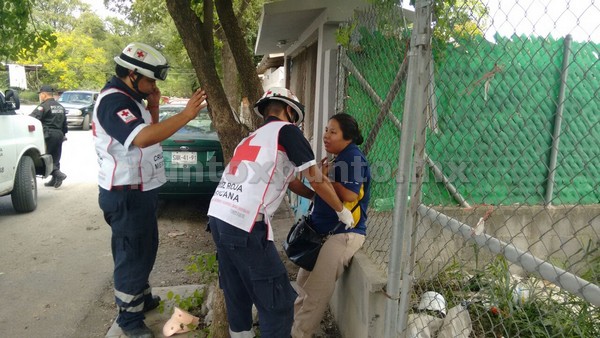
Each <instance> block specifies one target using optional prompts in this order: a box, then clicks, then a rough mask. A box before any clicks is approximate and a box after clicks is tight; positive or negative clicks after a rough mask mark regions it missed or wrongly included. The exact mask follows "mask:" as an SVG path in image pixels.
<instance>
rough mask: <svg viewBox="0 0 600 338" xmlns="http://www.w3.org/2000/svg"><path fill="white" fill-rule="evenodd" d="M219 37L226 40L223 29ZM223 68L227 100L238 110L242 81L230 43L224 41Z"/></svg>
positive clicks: (219, 31) (222, 51) (222, 52)
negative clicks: (240, 80)
mask: <svg viewBox="0 0 600 338" xmlns="http://www.w3.org/2000/svg"><path fill="white" fill-rule="evenodd" d="M217 37H218V38H219V40H221V41H226V37H225V32H223V29H219V30H218V31H217ZM221 69H222V72H223V89H225V93H227V100H228V101H229V105H231V107H233V109H234V110H237V109H239V107H240V100H241V93H240V86H239V84H240V82H239V78H238V71H237V66H236V65H235V59H234V58H233V54H232V53H231V48H229V44H228V43H224V44H223V48H222V49H221ZM238 115H239V112H238Z"/></svg>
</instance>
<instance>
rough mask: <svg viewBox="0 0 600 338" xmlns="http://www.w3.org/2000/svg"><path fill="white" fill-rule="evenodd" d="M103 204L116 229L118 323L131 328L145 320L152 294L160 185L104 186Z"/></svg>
mask: <svg viewBox="0 0 600 338" xmlns="http://www.w3.org/2000/svg"><path fill="white" fill-rule="evenodd" d="M99 204H100V209H102V211H103V212H104V219H105V220H106V223H108V224H109V225H110V227H111V230H112V238H111V247H112V255H113V261H114V264H115V267H114V283H115V300H116V303H117V307H118V309H119V317H118V318H117V323H118V324H119V326H120V327H121V328H123V329H126V330H130V329H133V328H136V327H138V326H139V325H141V324H142V321H143V320H144V313H143V308H144V302H147V301H149V300H150V299H151V298H152V293H151V288H150V285H149V282H148V278H149V276H150V272H151V271H152V267H153V266H154V261H155V260H156V252H157V251H158V222H157V220H156V210H157V205H158V189H154V190H151V191H144V192H142V191H140V190H130V191H108V190H105V189H102V188H100V196H99Z"/></svg>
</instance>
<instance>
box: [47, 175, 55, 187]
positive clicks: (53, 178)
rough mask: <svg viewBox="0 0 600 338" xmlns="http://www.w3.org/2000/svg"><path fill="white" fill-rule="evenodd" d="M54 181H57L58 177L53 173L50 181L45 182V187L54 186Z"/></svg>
mask: <svg viewBox="0 0 600 338" xmlns="http://www.w3.org/2000/svg"><path fill="white" fill-rule="evenodd" d="M54 183H56V178H55V177H54V175H52V178H51V179H50V181H48V182H46V183H44V186H45V187H53V186H54Z"/></svg>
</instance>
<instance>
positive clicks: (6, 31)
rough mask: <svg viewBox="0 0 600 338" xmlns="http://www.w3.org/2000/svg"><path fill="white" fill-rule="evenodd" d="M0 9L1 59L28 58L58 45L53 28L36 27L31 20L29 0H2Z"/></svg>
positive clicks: (0, 0)
mask: <svg viewBox="0 0 600 338" xmlns="http://www.w3.org/2000/svg"><path fill="white" fill-rule="evenodd" d="M0 9H1V10H0V22H2V25H1V26H0V41H2V43H0V59H2V60H6V59H8V60H14V59H16V58H25V59H27V58H31V57H32V56H34V55H35V54H36V52H37V51H38V50H47V49H49V48H52V47H53V46H55V45H56V36H54V34H53V32H52V29H49V28H36V27H35V25H34V23H33V22H30V14H31V4H30V2H29V1H9V0H0Z"/></svg>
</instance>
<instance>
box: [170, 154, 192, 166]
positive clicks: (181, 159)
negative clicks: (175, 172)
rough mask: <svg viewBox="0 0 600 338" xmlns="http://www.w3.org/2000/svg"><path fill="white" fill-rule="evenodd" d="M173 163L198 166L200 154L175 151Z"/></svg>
mask: <svg viewBox="0 0 600 338" xmlns="http://www.w3.org/2000/svg"><path fill="white" fill-rule="evenodd" d="M171 163H173V164H196V163H198V153H196V152H191V151H174V152H172V153H171Z"/></svg>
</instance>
